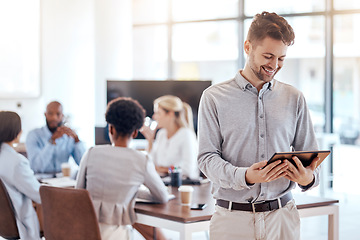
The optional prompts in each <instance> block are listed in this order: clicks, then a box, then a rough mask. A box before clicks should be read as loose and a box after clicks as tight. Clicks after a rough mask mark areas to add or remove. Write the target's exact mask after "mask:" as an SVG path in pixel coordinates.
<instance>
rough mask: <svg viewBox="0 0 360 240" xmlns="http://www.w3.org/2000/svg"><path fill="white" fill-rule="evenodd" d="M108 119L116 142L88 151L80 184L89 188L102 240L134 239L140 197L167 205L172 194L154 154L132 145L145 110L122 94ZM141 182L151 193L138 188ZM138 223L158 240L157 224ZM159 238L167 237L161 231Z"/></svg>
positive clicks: (110, 106)
mask: <svg viewBox="0 0 360 240" xmlns="http://www.w3.org/2000/svg"><path fill="white" fill-rule="evenodd" d="M105 117H106V122H107V123H108V125H109V137H110V141H111V144H112V145H98V146H95V147H92V148H90V149H89V150H88V151H87V152H86V153H85V155H84V157H83V159H82V160H81V164H80V169H79V174H78V177H77V183H76V188H84V189H87V190H88V191H89V193H90V196H91V198H92V200H93V203H94V207H95V212H96V214H97V217H98V221H99V226H100V232H101V237H102V239H103V240H115V239H131V236H130V232H129V226H130V225H132V224H134V223H135V220H136V215H135V210H134V205H135V197H136V196H138V197H141V198H143V199H148V200H150V201H152V202H158V203H165V202H167V200H168V193H167V189H166V187H165V185H164V183H163V182H162V181H161V178H160V177H159V175H158V174H157V172H156V170H155V166H154V163H153V162H152V161H151V159H150V158H149V156H148V155H146V154H143V153H142V152H139V151H137V150H134V149H131V148H129V144H130V142H131V140H132V139H133V138H135V137H136V136H137V134H138V131H139V129H140V128H141V127H142V125H143V123H144V117H145V110H144V108H143V107H142V106H141V105H140V104H139V103H138V102H137V101H135V100H133V99H131V98H117V99H114V100H112V101H111V102H109V104H108V107H107V110H106V114H105ZM141 184H144V185H145V186H146V187H147V188H148V189H149V190H150V191H142V192H138V189H139V187H140V185H141ZM134 227H135V228H136V229H137V230H138V231H139V232H140V233H141V234H142V235H143V236H144V237H145V238H146V239H154V235H153V234H154V228H153V227H150V226H146V225H142V224H134ZM156 239H165V237H164V236H163V235H162V232H161V231H160V230H159V229H156Z"/></svg>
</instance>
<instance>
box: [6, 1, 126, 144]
mask: <svg viewBox="0 0 360 240" xmlns="http://www.w3.org/2000/svg"><path fill="white" fill-rule="evenodd" d="M40 18H41V20H40V21H41V30H40V31H41V43H40V44H41V52H40V53H39V54H40V56H41V66H40V68H41V74H40V75H41V95H40V96H39V97H38V98H30V99H29V98H27V99H25V98H23V99H22V98H18V99H15V98H14V99H0V110H12V111H16V112H18V113H19V114H20V115H21V117H22V121H23V133H24V134H23V137H22V139H21V140H22V141H24V140H25V136H26V134H27V133H28V132H29V130H31V129H33V128H35V127H40V126H43V125H44V124H45V118H44V115H43V113H44V111H45V107H46V104H47V103H48V102H49V101H52V100H58V101H60V102H61V103H62V104H63V107H64V114H65V115H67V116H69V117H70V124H71V126H72V127H73V128H75V129H76V131H77V132H78V134H79V136H80V138H81V139H82V140H84V141H85V142H86V144H87V145H88V146H90V145H93V143H94V126H95V121H96V123H98V124H101V123H103V122H104V120H103V118H104V112H105V109H106V79H109V78H111V79H122V78H130V77H131V76H130V75H131V72H132V69H131V63H132V60H131V48H132V47H131V38H132V37H131V0H118V1H116V0H41V16H40ZM18 104H20V105H21V107H18Z"/></svg>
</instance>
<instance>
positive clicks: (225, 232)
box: [198, 12, 319, 240]
mask: <svg viewBox="0 0 360 240" xmlns="http://www.w3.org/2000/svg"><path fill="white" fill-rule="evenodd" d="M294 38H295V34H294V32H293V29H292V27H291V26H290V25H289V24H288V23H287V21H286V20H285V19H284V18H282V17H280V16H278V15H277V14H276V13H268V12H263V13H261V14H257V15H256V16H255V17H254V19H253V22H252V24H251V26H250V29H249V32H248V35H247V39H246V41H245V43H244V50H245V53H246V54H247V59H246V64H245V67H244V69H243V70H240V71H239V72H238V73H237V74H236V75H235V78H233V79H231V80H229V81H225V82H222V83H220V84H217V85H214V86H212V87H210V88H208V89H207V90H205V91H204V93H203V96H202V98H201V101H200V110H199V157H198V163H199V167H200V169H201V171H202V172H203V173H204V174H205V175H206V176H207V177H208V178H209V179H210V180H211V181H212V182H213V189H212V193H213V196H214V198H215V199H216V205H217V206H216V212H215V213H214V215H213V217H212V219H211V222H210V239H214V240H215V239H216V240H218V239H267V240H269V239H292V240H294V239H300V218H299V213H298V212H297V209H296V205H295V203H294V200H293V199H292V195H291V189H293V188H295V185H296V183H297V185H298V186H299V187H300V188H301V189H302V190H303V191H306V190H308V189H311V188H313V187H315V186H317V185H318V184H319V175H318V169H315V166H316V163H317V161H318V160H319V159H318V158H316V159H314V161H313V162H312V164H311V165H310V166H309V167H306V168H305V167H303V165H302V163H301V162H300V161H299V159H297V158H296V157H295V158H294V161H295V162H296V165H297V166H296V167H295V166H294V165H292V164H291V163H290V162H289V161H288V160H285V161H284V162H281V161H280V160H278V161H276V162H274V163H271V164H269V165H267V166H266V164H267V159H269V158H270V157H271V156H272V155H273V154H274V153H275V152H287V151H289V149H290V147H293V148H295V149H296V150H298V151H300V150H317V149H318V146H317V142H316V138H315V133H314V130H313V126H312V123H311V119H310V115H309V111H308V108H307V105H306V102H305V99H304V96H303V95H302V93H301V92H300V91H298V90H296V89H295V88H294V87H292V86H290V85H288V84H285V83H282V82H279V81H277V80H275V79H274V76H275V74H276V73H277V72H278V71H279V70H280V69H281V68H282V66H283V63H284V59H285V57H286V51H287V48H288V46H290V45H292V44H293V43H294Z"/></svg>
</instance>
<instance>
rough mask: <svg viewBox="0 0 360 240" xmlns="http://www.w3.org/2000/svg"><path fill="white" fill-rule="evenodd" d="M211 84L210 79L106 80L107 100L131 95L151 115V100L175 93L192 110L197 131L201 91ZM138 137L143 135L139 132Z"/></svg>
mask: <svg viewBox="0 0 360 240" xmlns="http://www.w3.org/2000/svg"><path fill="white" fill-rule="evenodd" d="M209 86H211V81H205V80H204V81H202V80H196V81H194V80H186V81H175V80H165V81H160V80H159V81H147V80H132V81H112V80H108V81H107V102H109V101H110V100H112V99H114V98H117V97H131V98H133V99H136V100H138V101H139V103H140V104H141V105H142V106H143V107H144V108H145V110H146V115H147V116H149V117H151V116H152V115H153V113H154V112H153V102H154V100H155V99H156V98H158V97H160V96H163V95H169V94H170V95H175V96H178V97H179V98H180V99H181V100H182V101H184V102H187V103H188V104H189V105H190V106H191V108H192V111H193V115H194V127H195V131H197V115H198V108H199V102H200V97H201V94H202V92H203V91H204V90H205V89H206V88H208V87H209ZM138 138H140V139H143V138H144V137H143V136H142V135H141V134H139V136H138Z"/></svg>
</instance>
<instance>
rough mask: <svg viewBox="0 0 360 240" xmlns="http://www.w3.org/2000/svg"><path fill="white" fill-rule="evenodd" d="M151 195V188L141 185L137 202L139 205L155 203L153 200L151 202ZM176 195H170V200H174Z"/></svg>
mask: <svg viewBox="0 0 360 240" xmlns="http://www.w3.org/2000/svg"><path fill="white" fill-rule="evenodd" d="M149 198H151V193H150V190H149V188H147V187H146V186H145V185H144V184H141V185H140V186H139V189H138V193H137V197H136V198H135V201H136V202H139V203H155V202H154V201H153V200H150V199H149ZM174 198H175V195H174V194H168V200H171V199H174Z"/></svg>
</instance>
